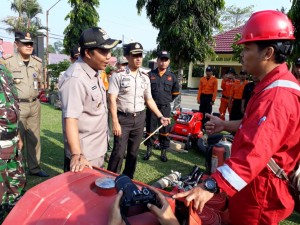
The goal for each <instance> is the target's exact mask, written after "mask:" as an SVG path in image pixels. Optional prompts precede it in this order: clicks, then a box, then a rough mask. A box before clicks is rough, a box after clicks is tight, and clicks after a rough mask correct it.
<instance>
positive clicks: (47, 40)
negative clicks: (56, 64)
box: [44, 9, 50, 89]
mask: <svg viewBox="0 0 300 225" xmlns="http://www.w3.org/2000/svg"><path fill="white" fill-rule="evenodd" d="M49 10H50V9H49ZM49 10H47V11H46V27H47V30H46V66H45V74H44V75H45V76H44V86H45V89H47V88H48V85H47V73H48V71H47V66H48V65H49V47H48V45H49V28H48V16H49Z"/></svg>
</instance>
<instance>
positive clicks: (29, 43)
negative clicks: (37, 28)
mask: <svg viewBox="0 0 300 225" xmlns="http://www.w3.org/2000/svg"><path fill="white" fill-rule="evenodd" d="M21 43H22V44H23V45H26V46H28V45H30V46H33V42H25V43H24V42H21Z"/></svg>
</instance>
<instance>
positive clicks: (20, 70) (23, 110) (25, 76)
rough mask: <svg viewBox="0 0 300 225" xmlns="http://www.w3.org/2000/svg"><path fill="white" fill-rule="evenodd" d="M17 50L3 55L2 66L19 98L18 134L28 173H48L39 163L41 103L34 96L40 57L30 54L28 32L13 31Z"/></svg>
mask: <svg viewBox="0 0 300 225" xmlns="http://www.w3.org/2000/svg"><path fill="white" fill-rule="evenodd" d="M15 46H16V48H17V53H15V54H14V55H5V56H3V60H4V64H5V66H6V67H7V68H8V69H9V70H10V71H11V72H12V75H13V78H14V83H15V85H16V87H17V90H18V97H19V102H20V123H19V128H20V134H21V138H22V140H23V142H24V143H25V146H26V151H27V155H26V156H27V157H26V159H27V164H28V169H29V174H31V175H35V176H39V177H48V176H49V175H48V174H47V173H46V172H45V171H43V170H42V169H41V167H40V158H41V145H40V118H41V117H40V116H41V105H40V102H39V100H38V98H37V96H38V89H39V88H40V83H41V79H42V74H43V67H42V60H41V59H40V58H38V57H36V56H33V55H32V52H33V40H32V39H31V35H30V33H28V32H27V33H26V32H20V31H16V32H15Z"/></svg>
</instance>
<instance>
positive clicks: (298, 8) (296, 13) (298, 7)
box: [288, 0, 300, 60]
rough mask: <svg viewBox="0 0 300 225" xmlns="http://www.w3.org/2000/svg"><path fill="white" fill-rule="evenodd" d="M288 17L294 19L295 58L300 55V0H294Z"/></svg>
mask: <svg viewBox="0 0 300 225" xmlns="http://www.w3.org/2000/svg"><path fill="white" fill-rule="evenodd" d="M288 17H289V18H290V19H291V20H292V23H293V25H294V27H295V37H296V40H295V42H294V51H293V59H292V60H294V59H295V58H297V57H299V56H300V1H299V0H293V2H292V7H291V9H290V11H289V12H288Z"/></svg>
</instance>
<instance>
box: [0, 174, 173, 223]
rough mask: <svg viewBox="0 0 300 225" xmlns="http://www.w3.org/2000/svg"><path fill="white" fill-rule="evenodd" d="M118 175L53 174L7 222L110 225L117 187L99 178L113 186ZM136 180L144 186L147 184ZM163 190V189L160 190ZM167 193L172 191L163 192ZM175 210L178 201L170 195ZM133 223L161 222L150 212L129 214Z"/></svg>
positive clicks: (29, 193)
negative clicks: (100, 182) (112, 182)
mask: <svg viewBox="0 0 300 225" xmlns="http://www.w3.org/2000/svg"><path fill="white" fill-rule="evenodd" d="M115 177H116V174H114V173H110V172H108V171H106V170H101V169H99V170H92V169H85V170H84V171H83V172H80V173H72V172H67V173H64V174H61V175H58V176H56V177H53V178H51V179H49V180H47V181H45V182H43V183H41V184H39V185H37V186H35V187H33V188H31V189H30V190H28V191H27V192H26V193H25V195H24V196H23V197H22V198H21V199H20V201H19V202H18V203H17V204H16V206H15V207H14V208H13V210H12V211H11V212H10V213H9V215H8V216H7V217H6V219H5V221H4V222H3V225H12V224H16V225H17V224H22V225H29V224H30V225H34V224H43V225H74V224H81V225H90V224H93V225H106V224H107V223H108V217H109V214H110V209H111V205H112V203H113V201H114V200H115V197H116V191H115V190H113V189H114V188H111V187H107V189H106V190H101V189H98V186H97V184H96V183H97V182H96V181H99V178H105V179H106V180H105V179H104V180H102V182H104V183H105V185H107V184H108V186H109V183H108V181H109V179H113V180H114V179H115ZM134 183H135V184H136V185H137V186H138V187H139V188H141V186H147V185H146V184H143V183H141V182H136V181H134ZM160 191H161V190H160ZM161 192H162V193H164V194H165V195H166V196H169V194H168V192H165V191H161ZM167 199H168V201H169V203H170V205H171V207H172V209H173V210H174V211H175V201H174V200H172V199H171V198H167ZM128 220H129V223H130V224H132V225H134V224H136V225H137V224H144V225H146V224H147V225H152V224H159V222H158V220H157V218H156V217H155V216H154V215H153V214H152V213H150V212H144V213H141V214H138V215H135V216H131V217H128Z"/></svg>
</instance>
